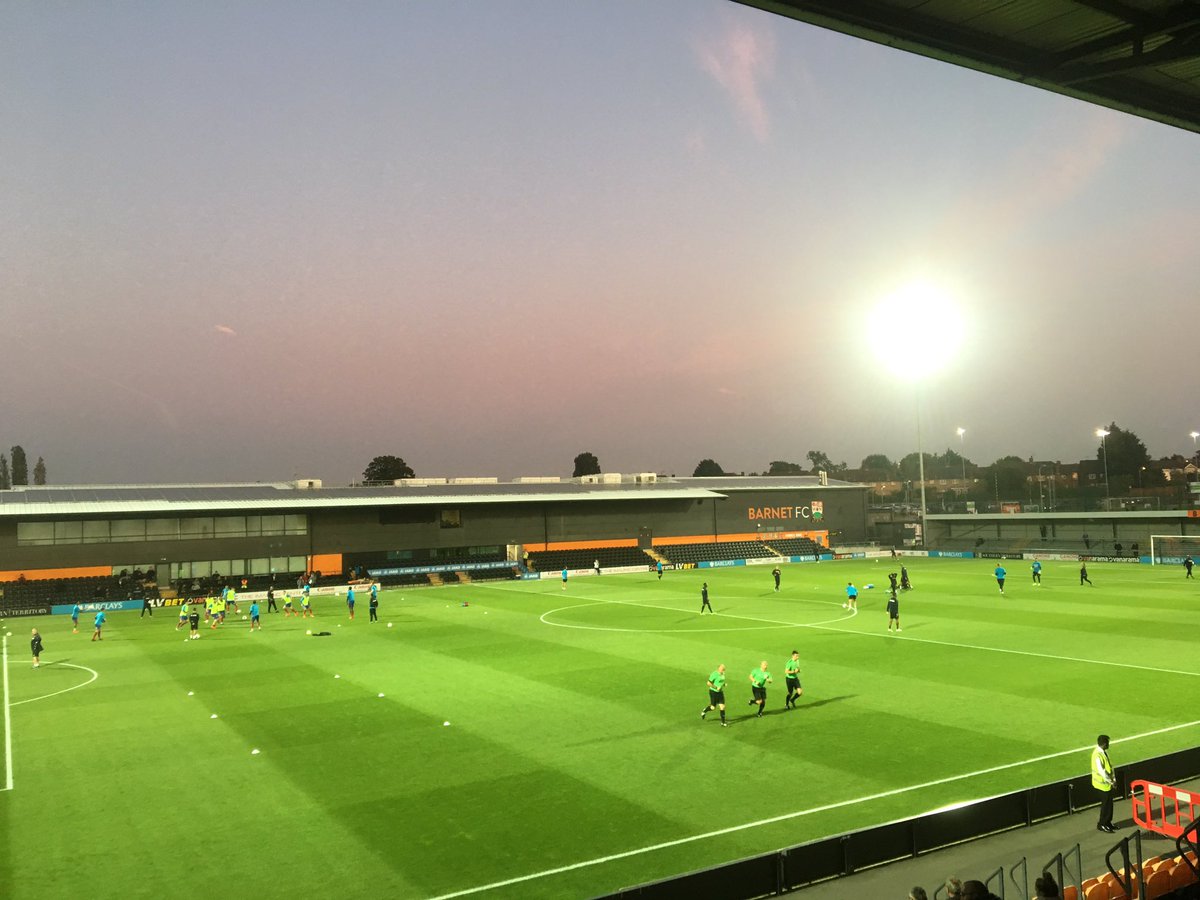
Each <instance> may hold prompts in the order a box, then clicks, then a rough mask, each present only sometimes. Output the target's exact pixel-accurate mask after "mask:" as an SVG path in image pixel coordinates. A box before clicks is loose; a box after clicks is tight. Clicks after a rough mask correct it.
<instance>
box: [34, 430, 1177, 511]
mask: <svg viewBox="0 0 1200 900" xmlns="http://www.w3.org/2000/svg"><path fill="white" fill-rule="evenodd" d="M1105 430H1106V431H1108V435H1107V436H1106V437H1105V438H1104V441H1103V442H1102V443H1101V444H1100V445H1099V446H1098V447H1097V449H1096V461H1097V463H1099V464H1101V465H1107V471H1108V478H1109V481H1110V482H1111V483H1113V484H1115V485H1118V486H1120V485H1122V484H1123V485H1124V486H1125V487H1126V488H1128V487H1133V486H1137V487H1156V486H1160V485H1162V484H1163V473H1162V468H1161V467H1151V466H1150V461H1151V458H1150V453H1149V451H1148V450H1147V449H1146V445H1145V444H1144V443H1143V442H1142V440H1141V439H1140V438H1139V437H1138V436H1137V435H1136V434H1135V433H1134V432H1132V431H1130V430H1129V429H1127V428H1122V427H1121V426H1119V425H1118V424H1117V423H1116V422H1113V423H1111V424H1110V425H1109V426H1108V428H1107V429H1105ZM17 449H19V448H15V447H14V448H13V450H14V454H15V451H16V450H17ZM1106 456H1107V459H1106ZM22 457H23V454H22ZM804 458H805V459H806V460H807V461H808V464H807V466H805V465H803V464H801V463H798V462H789V461H787V460H779V459H777V460H772V461H771V462H770V463H769V464H768V466H767V468H766V469H764V470H763V471H762V472H761V473H760V472H750V473H746V472H730V471H726V470H725V469H724V468H723V467H722V466H721V464H720V463H718V462H717V461H716V460H714V459H712V458H705V459H702V460H700V462H699V463H697V465H696V468H695V469H694V470H693V471H692V476H693V477H695V478H714V477H720V476H722V475H745V474H750V475H760V474H761V475H815V474H817V473H818V472H825V473H827V474H828V475H829V476H831V477H834V478H836V477H839V476H843V477H844V476H845V475H846V474H847V473H848V472H849V471H850V467H849V466H848V465H847V464H846V463H845V462H844V461H843V462H834V460H833V459H832V458H831V457H830V456H829V455H828V454H827V453H825V451H823V450H809V451H808V452H807V453H806V454H805V455H804ZM924 459H925V478H926V480H927V481H928V480H930V479H933V478H937V479H955V478H962V477H963V475H964V474H965V475H966V476H967V478H969V479H973V480H976V481H980V482H983V483H985V484H986V486H987V489H988V490H987V492H988V493H989V494H991V493H993V492H994V493H999V494H1001V495H1014V494H1020V493H1021V492H1022V490H1023V489H1024V486H1025V484H1026V482H1027V481H1028V480H1029V478H1030V476H1033V475H1037V474H1038V471H1037V470H1038V465H1037V464H1036V463H1035V462H1034V461H1033V459H1032V458H1030V459H1028V460H1024V459H1021V458H1020V457H1019V456H1013V455H1009V456H1002V457H1000V458H999V459H997V460H996V461H995V462H993V463H992V464H991V465H988V466H980V465H977V464H976V463H974V462H972V461H971V460H970V459H968V458H967V457H965V456H963V455H962V454H961V453H959V452H958V451H956V450H954V449H953V448H952V447H947V448H946V450H945V451H944V452H942V453H937V452H926V453H925V454H924ZM1168 459H1170V460H1171V461H1172V463H1173V464H1174V465H1177V466H1178V467H1179V468H1182V467H1183V466H1184V465H1186V463H1187V459H1186V458H1185V457H1183V456H1179V455H1176V456H1173V457H1168ZM39 463H40V460H39ZM858 468H859V471H858V477H859V479H860V480H867V481H874V482H881V481H915V480H917V479H918V478H919V477H920V460H919V459H918V454H916V453H909V454H908V455H907V456H903V457H901V458H900V459H898V460H892V459H891V458H889V457H888V456H887V454H884V453H868V454H867V455H866V456H864V457H863V459H862V462H861V463H860V464H859V467H858ZM600 473H601V468H600V460H599V458H598V457H597V456H596V454H595V453H592V452H591V451H584V452H582V453H580V454H578V455H577V456H576V457H575V460H574V466H573V469H572V472H571V475H572V477H573V478H579V477H581V476H584V475H599V474H600ZM1042 474H1043V475H1045V476H1046V477H1052V476H1053V474H1054V473H1053V472H1050V473H1046V472H1043V473H1042ZM413 477H414V473H413V470H412V468H411V467H410V466H409V465H408V464H407V463H406V462H405V461H404V460H403V459H402V458H400V457H398V456H377V457H375V458H374V459H372V460H371V462H370V463H369V464H368V465H367V468H366V470H365V471H364V472H363V481H364V482H369V483H370V482H374V483H380V482H383V483H386V482H391V481H394V480H396V479H399V478H413Z"/></svg>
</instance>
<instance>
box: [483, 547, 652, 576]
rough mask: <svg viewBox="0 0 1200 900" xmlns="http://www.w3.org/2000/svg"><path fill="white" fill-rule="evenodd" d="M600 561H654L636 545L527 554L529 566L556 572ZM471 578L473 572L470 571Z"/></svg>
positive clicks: (633, 563)
mask: <svg viewBox="0 0 1200 900" xmlns="http://www.w3.org/2000/svg"><path fill="white" fill-rule="evenodd" d="M596 560H599V561H600V568H602V569H607V568H614V567H616V566H646V567H647V568H649V567H651V566H653V565H654V561H653V560H652V559H651V558H650V557H649V556H648V555H647V554H646V553H645V551H643V550H639V549H638V548H637V547H584V548H583V549H575V550H539V551H536V552H531V553H530V554H529V562H530V568H531V569H533V570H534V571H536V572H557V571H559V570H560V569H590V568H592V565H593V564H594V563H595V562H596ZM471 577H472V578H474V577H475V576H474V574H473V573H472V576H471Z"/></svg>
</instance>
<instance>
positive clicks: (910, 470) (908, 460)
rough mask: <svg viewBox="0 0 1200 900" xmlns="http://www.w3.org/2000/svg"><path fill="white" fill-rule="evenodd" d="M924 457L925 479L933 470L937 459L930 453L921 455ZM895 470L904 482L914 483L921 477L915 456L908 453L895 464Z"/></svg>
mask: <svg viewBox="0 0 1200 900" xmlns="http://www.w3.org/2000/svg"><path fill="white" fill-rule="evenodd" d="M923 455H924V457H925V477H926V478H929V473H930V472H931V471H932V470H933V468H934V464H935V463H936V462H937V457H935V456H934V455H933V454H932V453H925V454H923ZM896 470H897V473H898V474H899V476H900V477H901V478H902V479H904V480H905V481H915V480H916V479H918V478H920V477H921V467H920V464H919V461H918V460H917V454H915V453H910V454H908V455H907V456H905V457H903V458H902V459H901V460H900V462H898V463H896Z"/></svg>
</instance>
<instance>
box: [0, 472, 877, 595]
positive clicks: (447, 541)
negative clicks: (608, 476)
mask: <svg viewBox="0 0 1200 900" xmlns="http://www.w3.org/2000/svg"><path fill="white" fill-rule="evenodd" d="M719 493H720V496H716V497H704V498H699V499H697V498H695V497H680V498H672V497H661V498H656V499H645V498H639V497H637V496H631V497H629V498H627V499H617V498H615V497H614V498H612V499H609V498H604V499H595V500H592V499H589V500H562V501H554V500H547V501H528V502H519V501H514V502H505V501H501V502H488V501H487V500H486V498H472V497H463V498H462V499H461V500H455V501H446V500H443V501H441V502H436V503H429V504H396V505H394V506H378V505H376V506H315V507H308V508H305V506H303V505H302V504H296V505H295V506H294V507H291V508H290V509H289V510H288V511H289V512H290V513H291V514H292V515H299V514H301V513H303V514H304V515H305V516H306V517H307V533H306V534H273V535H269V536H268V535H262V536H252V537H247V536H243V537H210V538H204V539H195V540H193V539H187V540H183V539H179V540H153V539H151V540H141V541H127V542H108V543H58V544H48V545H30V546H18V543H17V522H18V521H31V520H33V519H37V520H40V521H63V520H68V521H71V520H74V521H79V520H83V521H85V522H86V521H87V520H88V519H90V518H109V519H114V518H117V517H116V516H90V515H88V514H85V513H81V512H71V511H68V510H67V509H66V508H65V507H64V510H63V511H62V512H60V513H54V512H51V513H48V514H45V515H42V516H38V517H32V518H20V519H18V518H17V517H12V518H8V517H5V518H0V571H9V572H16V573H23V574H26V575H27V577H31V578H35V577H54V576H53V575H52V574H46V575H41V574H38V573H43V572H48V570H52V569H64V568H79V567H104V566H110V567H111V566H127V565H161V564H164V563H173V562H198V561H204V560H222V559H255V558H263V557H296V556H308V557H314V558H319V557H321V556H326V557H327V558H333V557H338V556H340V554H343V553H378V552H384V551H389V550H422V549H451V548H462V547H482V546H504V545H508V544H531V545H539V544H540V545H545V544H559V543H567V542H576V543H578V544H579V545H587V544H592V545H602V544H604V543H607V542H634V543H636V542H638V541H649V540H656V541H661V540H664V539H669V538H672V537H686V536H701V539H703V538H704V537H711V538H712V539H716V538H718V537H720V536H722V535H747V534H754V535H762V536H763V537H764V538H768V537H769V536H770V535H772V534H774V533H780V532H799V531H827V532H829V533H830V538H831V540H832V541H833V542H835V543H836V542H841V541H844V542H848V543H858V542H861V541H862V540H864V539H865V537H866V497H867V492H866V491H865V490H862V489H857V488H851V487H818V486H814V487H811V488H808V487H796V488H791V487H787V488H781V489H767V488H753V489H746V490H738V489H736V488H729V487H725V486H722V488H721V489H720V491H719ZM314 496H318V495H314ZM268 513H274V514H276V515H278V513H279V509H277V508H276V509H271V510H267V509H261V510H260V509H256V508H254V507H253V505H251V504H246V505H245V506H244V507H242V508H239V509H238V510H236V513H235V514H237V515H241V514H244V515H246V516H256V515H260V514H262V515H266V514H268ZM215 514H216V515H222V514H224V515H228V514H229V511H228V510H227V509H226V510H219V511H216V512H215ZM156 515H157V516H162V515H163V513H162V512H161V511H159V512H155V513H147V515H146V516H145V517H143V518H146V519H150V518H153V516H156ZM189 515H198V516H203V515H206V513H205V512H204V511H203V510H194V511H191V512H190V513H189ZM126 517H127V518H139V517H138V516H135V515H132V514H126ZM593 542H594V543H593ZM317 567H318V568H321V570H322V571H326V569H325V568H324V567H322V566H317Z"/></svg>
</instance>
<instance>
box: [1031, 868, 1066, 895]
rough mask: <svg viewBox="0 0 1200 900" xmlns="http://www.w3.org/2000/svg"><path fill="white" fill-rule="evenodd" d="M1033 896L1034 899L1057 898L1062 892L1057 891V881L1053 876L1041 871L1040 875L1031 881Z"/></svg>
mask: <svg viewBox="0 0 1200 900" xmlns="http://www.w3.org/2000/svg"><path fill="white" fill-rule="evenodd" d="M1033 896H1034V897H1035V898H1036V900H1058V898H1060V897H1062V894H1061V893H1059V890H1058V883H1057V882H1056V881H1055V880H1054V876H1053V875H1051V874H1050V873H1049V872H1043V873H1042V877H1041V878H1039V879H1038V880H1037V881H1035V882H1034V883H1033Z"/></svg>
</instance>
